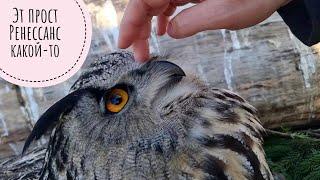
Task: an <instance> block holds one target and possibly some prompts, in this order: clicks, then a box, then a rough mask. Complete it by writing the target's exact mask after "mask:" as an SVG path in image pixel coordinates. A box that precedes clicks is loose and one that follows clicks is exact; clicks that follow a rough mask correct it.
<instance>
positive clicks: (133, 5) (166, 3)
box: [118, 0, 290, 62]
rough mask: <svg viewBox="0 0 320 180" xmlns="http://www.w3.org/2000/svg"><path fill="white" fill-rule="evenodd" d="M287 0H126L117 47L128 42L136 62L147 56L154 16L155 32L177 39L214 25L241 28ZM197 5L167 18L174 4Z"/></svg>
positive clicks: (220, 27)
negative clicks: (127, 0) (155, 19)
mask: <svg viewBox="0 0 320 180" xmlns="http://www.w3.org/2000/svg"><path fill="white" fill-rule="evenodd" d="M289 1H290V0H204V1H202V0H130V2H129V4H128V6H127V8H126V10H125V13H124V16H123V19H122V21H121V25H120V35H119V41H118V47H119V48H128V47H130V46H132V48H133V51H134V57H135V59H136V60H137V61H139V62H144V61H147V60H148V59H149V43H148V38H149V36H150V33H151V20H152V17H153V16H157V34H158V35H163V34H165V33H166V32H167V33H168V35H169V36H171V37H173V38H176V39H180V38H185V37H189V36H192V35H194V34H196V33H198V32H201V31H205V30H214V29H230V30H236V29H242V28H246V27H250V26H253V25H255V24H258V23H259V22H261V21H263V20H265V19H266V18H268V17H269V16H271V15H272V14H273V13H274V12H275V11H276V10H277V9H278V8H280V7H281V6H282V5H285V4H287V3H288V2H289ZM190 2H192V3H198V4H197V5H195V6H193V7H190V8H187V9H185V10H183V11H181V12H180V13H179V14H178V15H176V16H175V17H173V19H171V20H170V21H169V16H171V15H172V14H173V13H174V11H175V10H176V7H177V6H181V5H185V4H187V3H190Z"/></svg>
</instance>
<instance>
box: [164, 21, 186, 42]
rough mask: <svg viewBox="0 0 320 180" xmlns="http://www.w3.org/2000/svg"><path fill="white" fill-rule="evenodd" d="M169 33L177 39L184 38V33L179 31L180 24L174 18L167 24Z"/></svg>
mask: <svg viewBox="0 0 320 180" xmlns="http://www.w3.org/2000/svg"><path fill="white" fill-rule="evenodd" d="M167 33H168V35H169V36H170V37H172V38H175V39H181V38H184V36H183V34H181V33H180V32H179V27H178V24H177V22H176V21H175V20H174V19H173V20H171V21H169V23H168V26H167Z"/></svg>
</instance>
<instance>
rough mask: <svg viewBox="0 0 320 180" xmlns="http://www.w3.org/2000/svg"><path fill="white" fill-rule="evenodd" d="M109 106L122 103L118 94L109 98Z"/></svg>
mask: <svg viewBox="0 0 320 180" xmlns="http://www.w3.org/2000/svg"><path fill="white" fill-rule="evenodd" d="M110 102H111V104H114V105H119V104H121V102H122V97H121V96H120V95H118V94H114V95H112V96H111V97H110Z"/></svg>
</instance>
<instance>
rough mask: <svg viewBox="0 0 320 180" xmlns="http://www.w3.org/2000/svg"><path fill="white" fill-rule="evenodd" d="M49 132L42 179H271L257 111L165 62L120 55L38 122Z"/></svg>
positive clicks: (36, 132) (96, 65)
mask: <svg viewBox="0 0 320 180" xmlns="http://www.w3.org/2000/svg"><path fill="white" fill-rule="evenodd" d="M49 129H50V130H52V132H51V137H50V141H49V145H48V148H47V153H46V160H45V164H44V167H43V170H42V172H41V176H40V179H85V180H87V179H221V180H224V179H236V180H238V179H239V180H241V179H253V180H260V179H273V177H272V174H271V172H270V170H269V167H268V164H267V163H266V159H265V155H264V151H263V148H262V133H264V129H263V127H262V126H261V124H260V122H259V119H258V118H257V116H256V110H255V108H253V107H252V106H251V105H250V104H248V102H246V101H245V100H244V99H242V98H241V97H239V96H238V95H236V94H234V93H232V92H230V91H228V90H222V89H216V88H213V87H209V86H207V85H205V84H204V83H202V82H201V81H199V80H198V79H197V78H195V77H192V76H189V75H186V74H185V73H184V71H183V70H182V69H181V68H180V67H179V66H177V65H175V64H173V63H170V62H168V61H150V62H148V63H145V64H138V63H136V62H135V61H134V59H133V56H132V54H130V53H128V52H115V53H112V54H108V55H105V56H103V57H101V58H99V59H98V60H97V61H95V62H93V63H92V64H91V65H90V66H89V67H88V68H87V69H86V70H85V71H84V72H83V73H82V75H81V76H80V78H79V79H78V80H77V81H76V82H75V84H74V85H73V86H72V88H71V93H70V94H69V95H67V96H66V97H64V98H63V99H61V100H60V101H58V102H57V103H56V104H54V105H53V106H51V107H50V108H49V109H48V110H47V111H46V112H45V113H44V114H43V115H42V116H41V117H40V119H39V120H38V122H37V123H36V125H35V127H34V129H33V131H32V133H31V134H30V136H29V137H28V139H27V141H26V143H25V147H24V151H25V150H26V149H27V148H28V146H29V145H30V143H31V142H32V141H33V140H36V139H39V138H40V137H41V136H42V135H43V134H44V133H45V132H46V131H49Z"/></svg>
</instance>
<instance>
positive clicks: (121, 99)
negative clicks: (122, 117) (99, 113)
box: [106, 89, 129, 113]
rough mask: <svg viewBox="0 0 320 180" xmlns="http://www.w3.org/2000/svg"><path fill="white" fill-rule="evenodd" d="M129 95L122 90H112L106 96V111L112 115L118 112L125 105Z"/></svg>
mask: <svg viewBox="0 0 320 180" xmlns="http://www.w3.org/2000/svg"><path fill="white" fill-rule="evenodd" d="M128 99H129V95H128V93H127V92H126V91H124V90H122V89H113V90H111V92H110V93H109V95H108V96H107V101H106V109H107V110H108V111H110V112H112V113H117V112H120V111H121V110H122V109H123V108H124V106H125V105H126V104H127V102H128Z"/></svg>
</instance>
